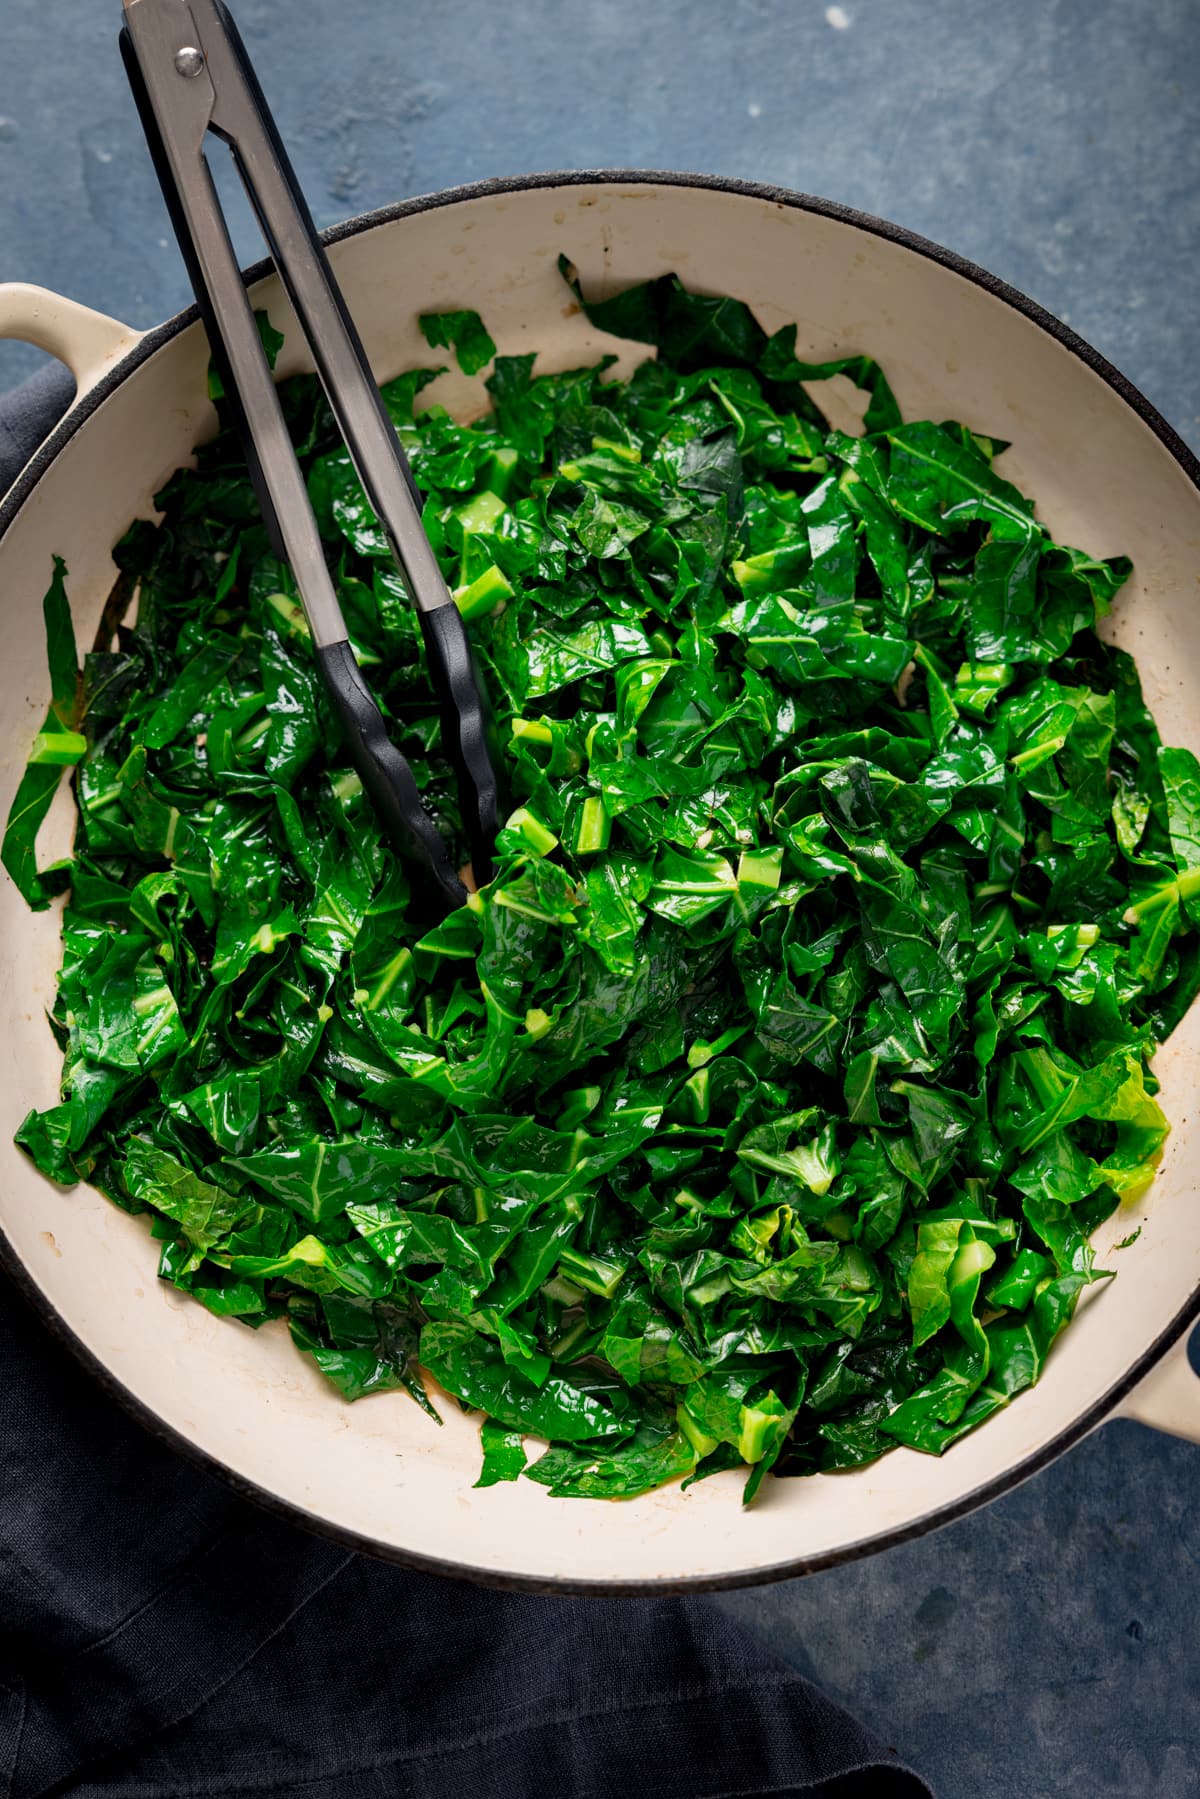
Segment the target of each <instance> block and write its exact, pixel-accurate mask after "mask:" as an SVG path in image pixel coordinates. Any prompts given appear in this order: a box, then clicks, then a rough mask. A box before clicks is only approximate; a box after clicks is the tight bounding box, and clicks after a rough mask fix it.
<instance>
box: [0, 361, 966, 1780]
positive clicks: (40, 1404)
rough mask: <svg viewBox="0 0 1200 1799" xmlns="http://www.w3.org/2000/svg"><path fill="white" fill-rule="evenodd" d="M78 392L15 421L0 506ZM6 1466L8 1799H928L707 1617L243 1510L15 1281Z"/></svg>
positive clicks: (704, 1611) (820, 1702)
mask: <svg viewBox="0 0 1200 1799" xmlns="http://www.w3.org/2000/svg"><path fill="white" fill-rule="evenodd" d="M70 396H71V384H70V379H69V377H67V376H66V375H65V374H64V372H63V371H62V370H61V369H59V368H58V367H57V365H56V366H55V367H54V368H52V369H46V370H44V371H42V372H41V373H40V374H38V375H36V376H34V377H33V378H32V379H31V380H30V381H27V382H26V383H25V384H24V386H23V387H20V388H18V389H16V391H15V392H13V393H11V394H9V395H8V396H7V398H5V399H3V400H0V493H3V491H4V489H5V488H6V487H7V486H8V485H9V484H10V483H11V482H12V480H13V479H14V478H15V477H16V475H17V473H18V472H19V471H20V468H21V467H22V465H23V464H24V463H25V461H26V460H27V459H28V458H29V457H30V456H31V455H32V454H33V452H34V450H35V449H36V447H37V446H38V444H39V443H40V442H41V441H42V439H43V437H44V436H45V435H46V433H47V432H48V431H49V430H50V428H51V427H52V425H53V424H54V422H55V421H56V419H57V418H58V416H59V415H60V414H61V412H62V411H63V409H64V408H65V406H66V405H67V403H68V402H69V399H70ZM39 597H40V596H37V595H27V594H8V595H6V596H5V603H6V604H8V605H10V606H11V605H18V604H20V605H24V604H30V605H32V604H34V603H36V601H37V599H38V598H39ZM229 1328H230V1329H231V1330H236V1329H237V1328H238V1327H237V1325H236V1324H230V1326H229ZM367 1403H370V1402H369V1401H368V1402H367ZM0 1451H2V1453H0V1799H50V1795H55V1796H56V1799H58V1796H62V1799H67V1796H69V1799H189V1796H192V1795H195V1796H197V1799H199V1796H200V1795H206V1796H210V1799H215V1796H217V1795H222V1796H224V1795H230V1796H232V1795H235V1794H239V1795H247V1796H251V1795H271V1796H272V1799H391V1796H393V1795H395V1796H397V1799H399V1796H400V1795H403V1796H404V1799H463V1796H465V1795H470V1796H471V1799H535V1795H536V1796H539V1799H540V1796H541V1795H545V1794H554V1795H555V1799H618V1796H619V1799H639V1796H641V1795H652V1796H653V1799H739V1796H740V1795H751V1794H774V1795H777V1796H780V1795H783V1796H786V1795H789V1794H796V1795H798V1794H807V1795H811V1796H812V1799H922V1796H924V1799H931V1794H930V1789H929V1787H928V1786H927V1785H926V1783H925V1782H924V1781H923V1780H921V1779H920V1778H919V1777H918V1776H917V1775H916V1774H914V1773H912V1772H911V1771H910V1770H909V1769H907V1768H905V1767H903V1766H902V1765H901V1764H900V1763H899V1762H898V1760H897V1759H896V1757H895V1756H894V1755H893V1754H892V1753H891V1752H890V1751H888V1750H886V1749H884V1748H883V1747H882V1746H881V1745H880V1744H879V1743H878V1742H876V1741H875V1739H874V1738H873V1737H872V1736H871V1735H870V1734H869V1733H868V1732H867V1731H866V1730H865V1729H864V1728H863V1727H862V1726H861V1725H860V1724H859V1723H858V1722H857V1721H856V1720H855V1719H854V1718H852V1717H851V1716H850V1715H849V1714H848V1713H847V1712H845V1711H843V1710H842V1708H841V1707H840V1706H837V1705H835V1704H834V1703H833V1702H832V1701H831V1700H829V1699H827V1698H826V1697H825V1696H824V1695H823V1694H822V1693H820V1692H818V1691H817V1689H816V1688H815V1687H813V1686H812V1685H810V1684H809V1683H808V1682H807V1681H805V1680H803V1679H801V1677H800V1676H799V1675H797V1674H795V1673H793V1672H792V1671H791V1670H790V1669H789V1668H788V1667H787V1666H786V1665H785V1664H784V1663H782V1662H780V1661H778V1660H777V1659H776V1658H775V1657H773V1656H772V1655H770V1654H769V1653H768V1652H767V1651H766V1650H765V1649H764V1648H763V1647H762V1646H761V1645H760V1644H758V1643H756V1642H755V1641H754V1640H753V1639H752V1638H751V1637H749V1636H747V1635H745V1634H744V1633H743V1632H741V1631H740V1630H739V1629H738V1628H737V1627H736V1626H735V1625H734V1624H733V1623H731V1622H730V1621H729V1620H728V1619H727V1618H726V1617H725V1616H724V1615H723V1614H722V1613H721V1612H720V1611H719V1610H718V1609H717V1608H716V1607H715V1606H713V1605H712V1604H711V1603H708V1602H706V1601H705V1600H703V1599H677V1598H667V1599H615V1600H614V1599H563V1598H556V1597H538V1596H529V1595H524V1594H512V1593H503V1592H497V1591H493V1590H491V1589H488V1588H483V1587H476V1586H469V1585H466V1584H463V1583H459V1582H455V1581H450V1580H443V1579H440V1578H438V1577H436V1576H433V1575H427V1574H417V1573H412V1572H409V1571H407V1570H405V1569H401V1568H396V1567H392V1566H390V1565H387V1564H385V1563H382V1562H376V1561H374V1560H372V1559H370V1558H369V1557H366V1556H362V1555H357V1554H354V1553H351V1552H349V1551H347V1550H346V1549H344V1548H342V1547H341V1546H340V1545H339V1544H337V1543H334V1542H330V1541H327V1540H326V1539H325V1538H322V1537H319V1536H313V1535H310V1534H308V1533H307V1532H306V1531H304V1530H302V1529H300V1528H299V1527H298V1526H296V1525H292V1524H289V1523H286V1522H282V1521H281V1520H280V1519H278V1518H276V1517H273V1516H271V1515H269V1514H268V1513H267V1512H265V1511H261V1510H259V1509H258V1508H257V1507H256V1506H254V1505H251V1504H249V1503H247V1502H246V1501H245V1500H242V1499H240V1498H238V1497H236V1496H235V1494H234V1493H233V1492H232V1491H231V1490H230V1489H229V1488H228V1487H226V1486H225V1484H224V1483H223V1482H222V1481H221V1480H220V1479H219V1478H217V1477H216V1476H215V1475H213V1474H210V1473H208V1472H206V1471H205V1470H204V1469H203V1468H201V1467H199V1466H197V1465H195V1464H193V1463H192V1462H190V1461H187V1460H185V1459H183V1458H182V1457H180V1456H178V1455H177V1454H175V1453H174V1451H173V1450H171V1449H170V1448H168V1447H167V1446H166V1445H164V1444H163V1443H161V1442H160V1441H158V1440H157V1438H155V1437H153V1436H152V1435H150V1434H149V1433H148V1432H147V1431H146V1430H144V1429H143V1428H142V1427H141V1425H139V1424H138V1423H137V1422H135V1421H134V1420H133V1419H132V1418H131V1417H130V1416H129V1415H128V1414H127V1413H126V1412H125V1411H124V1410H123V1409H122V1407H121V1406H120V1405H118V1404H117V1403H116V1402H115V1401H114V1400H112V1399H111V1398H110V1397H108V1395H107V1394H106V1393H104V1392H103V1391H102V1390H101V1389H100V1387H99V1386H98V1385H97V1384H96V1383H95V1382H94V1381H93V1380H91V1379H90V1378H89V1376H88V1374H87V1373H86V1372H85V1371H84V1370H83V1368H81V1367H80V1366H79V1365H78V1363H77V1362H76V1361H75V1360H74V1358H73V1357H72V1356H71V1355H70V1354H69V1353H68V1351H67V1350H65V1349H64V1348H63V1347H62V1346H61V1344H60V1343H59V1341H58V1340H57V1338H56V1337H55V1336H54V1335H53V1334H52V1333H51V1331H50V1330H49V1329H48V1328H47V1326H46V1324H45V1323H44V1322H43V1320H42V1319H41V1318H39V1317H38V1316H37V1315H36V1314H35V1312H34V1310H33V1309H32V1307H31V1306H30V1304H29V1303H28V1301H27V1299H26V1298H25V1297H24V1295H23V1293H22V1292H21V1291H20V1290H19V1288H18V1286H17V1284H16V1283H15V1282H14V1280H12V1279H11V1278H10V1277H9V1275H8V1274H0ZM893 1648H894V1645H880V1653H881V1654H888V1653H891V1651H892V1649H893Z"/></svg>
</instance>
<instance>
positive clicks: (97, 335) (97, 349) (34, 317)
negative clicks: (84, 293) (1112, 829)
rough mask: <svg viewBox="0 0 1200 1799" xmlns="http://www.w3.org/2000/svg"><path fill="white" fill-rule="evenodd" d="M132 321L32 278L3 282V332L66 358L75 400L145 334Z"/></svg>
mask: <svg viewBox="0 0 1200 1799" xmlns="http://www.w3.org/2000/svg"><path fill="white" fill-rule="evenodd" d="M141 335H142V333H141V332H140V331H135V330H134V329H133V327H132V326H131V325H123V324H121V322H120V320H119V319H110V318H109V317H108V315H107V313H103V312H93V310H92V308H91V307H90V306H81V305H80V304H79V302H78V300H68V299H67V298H66V296H65V294H56V293H53V292H51V290H50V289H49V288H46V287H34V286H32V285H31V284H30V283H29V282H28V281H8V282H3V283H0V337H15V338H19V339H20V340H21V342H22V343H27V344H36V346H37V348H38V349H39V350H45V351H46V352H47V353H48V354H49V355H51V356H57V357H58V360H59V361H60V362H65V363H66V365H67V367H68V368H69V369H70V371H71V373H72V374H73V375H74V377H75V404H76V405H78V403H79V401H80V400H81V399H82V398H83V396H84V394H86V393H87V392H88V390H89V388H92V387H95V385H96V383H97V381H99V380H100V378H101V376H102V375H105V374H107V372H108V370H109V369H110V368H111V367H112V365H113V363H114V362H117V361H119V360H120V358H121V357H122V356H124V355H125V354H126V353H127V352H128V351H129V350H131V349H132V348H133V346H134V344H136V343H137V341H138V338H139V337H141Z"/></svg>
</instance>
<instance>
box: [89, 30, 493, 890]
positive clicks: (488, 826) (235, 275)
mask: <svg viewBox="0 0 1200 1799" xmlns="http://www.w3.org/2000/svg"><path fill="white" fill-rule="evenodd" d="M124 8H125V27H124V29H123V30H122V32H121V54H122V56H123V58H124V61H125V70H126V73H127V75H128V77H129V81H130V85H131V87H132V88H133V93H134V98H135V99H136V101H137V107H138V111H139V113H140V115H141V120H142V126H143V128H144V130H145V133H146V138H147V141H148V143H149V146H150V153H151V155H152V157H153V159H154V166H155V170H156V172H157V174H158V179H159V182H160V184H161V186H162V190H163V196H164V198H165V200H166V203H167V208H168V210H169V212H170V215H171V222H172V224H173V225H174V227H175V234H176V236H177V237H178V239H179V246H180V249H181V250H182V252H183V256H184V261H185V262H186V264H187V269H188V274H189V276H190V277H191V282H192V286H193V288H194V289H195V293H196V300H197V302H198V305H199V308H200V315H201V317H202V319H203V321H204V325H205V328H206V330H207V332H208V339H209V343H210V345H211V348H212V355H213V360H214V363H215V364H216V368H217V372H218V374H219V375H220V377H221V382H222V385H223V387H224V390H225V394H226V397H227V399H228V401H229V403H230V405H231V408H232V411H233V415H234V417H235V419H236V421H237V423H238V425H239V427H240V429H241V433H242V437H243V439H244V442H245V448H246V457H247V461H248V463H249V468H250V474H251V477H252V479H253V482H254V486H255V489H256V491H257V495H258V500H259V504H260V506H261V508H262V514H263V519H264V522H265V524H266V527H267V531H268V533H269V536H270V539H271V542H272V546H273V548H274V549H275V551H276V553H277V554H278V555H279V556H280V557H281V558H282V559H283V560H285V561H286V562H288V563H289V564H290V566H291V570H292V574H293V576H294V577H295V581H296V585H297V588H298V589H299V593H300V598H301V601H302V604H303V607H304V612H305V616H306V618H307V620H308V626H309V630H310V632H311V635H312V642H313V648H314V653H315V656H316V661H317V666H318V668H319V669H320V671H321V676H322V678H323V681H324V684H325V687H326V689H327V691H328V693H329V696H330V699H331V700H332V702H333V705H334V708H335V710H336V712H337V715H338V719H339V721H340V724H341V727H342V730H343V732H344V734H345V739H346V744H347V746H348V748H349V751H350V754H351V756H352V758H353V761H354V765H355V767H356V769H357V771H358V774H359V776H360V777H361V779H362V783H363V786H364V787H365V788H366V790H367V792H368V793H369V794H370V796H371V799H372V800H373V801H374V804H375V806H376V808H377V810H378V813H379V815H380V818H381V819H382V821H383V823H384V824H385V826H386V828H387V829H388V831H389V834H391V835H392V836H393V837H394V838H395V839H396V840H397V841H398V842H399V843H400V845H401V846H402V847H403V846H405V845H408V846H412V847H415V849H416V850H417V852H418V853H419V855H420V857H421V859H422V860H423V861H424V862H425V863H426V864H427V865H428V867H429V869H430V870H431V871H432V873H433V875H434V877H435V879H436V880H437V882H438V884H439V886H440V887H441V889H442V892H443V893H444V894H445V896H446V898H447V899H448V900H449V901H451V902H452V903H453V904H455V905H461V904H462V902H463V901H464V900H465V898H466V894H467V889H466V886H465V884H464V881H463V879H462V878H461V877H460V875H459V873H458V871H457V870H456V868H455V865H454V858H453V857H452V856H451V854H450V851H449V849H448V847H447V845H446V843H445V842H444V840H443V838H442V836H441V833H440V831H439V830H438V827H437V825H436V824H435V822H434V820H433V818H432V817H431V816H430V814H429V812H428V811H427V810H426V808H425V806H424V804H423V802H422V799H421V795H420V792H419V790H418V788H417V783H416V780H415V778H414V775H413V772H412V769H411V767H410V766H409V764H408V762H407V760H406V759H405V757H404V756H403V755H402V754H401V753H400V751H399V750H398V749H397V748H396V746H395V745H394V744H393V743H392V742H391V740H390V738H389V737H388V734H387V728H386V726H385V723H384V720H383V716H382V714H381V713H380V710H379V707H378V705H377V704H376V701H375V699H374V697H373V695H372V693H371V690H370V688H369V687H368V686H367V683H366V681H365V680H364V678H363V674H362V670H361V669H360V668H359V666H358V663H357V661H356V659H355V656H354V652H353V650H352V649H351V647H350V641H349V634H348V632H347V629H346V621H345V618H344V617H343V615H342V609H341V606H340V604H339V603H338V597H337V592H336V589H335V587H334V584H333V581H332V579H331V577H330V573H329V569H328V567H327V566H326V562H325V554H324V550H323V548H322V544H321V538H320V534H319V533H318V530H317V523H316V519H315V518H314V517H313V511H312V507H311V505H310V504H309V499H308V493H307V490H306V488H305V483H304V477H303V474H302V473H301V470H300V465H299V463H298V462H297V460H296V455H295V451H294V450H293V448H292V443H291V439H290V437H289V435H288V430H287V426H286V424H285V422H284V417H283V412H282V409H281V407H280V404H279V400H278V397H277V395H276V392H275V386H274V383H273V380H272V377H271V371H270V368H269V367H268V364H267V359H266V354H265V351H264V349H263V345H262V341H261V339H260V336H259V332H258V328H257V325H256V324H255V320H254V314H253V311H252V309H251V306H250V301H249V298H248V296H247V293H246V287H245V282H244V280H243V277H242V274H241V271H240V269H239V267H238V262H237V257H236V255H235V253H234V248H233V244H232V242H231V241H230V236H229V231H228V228H227V226H226V223H225V217H224V214H223V213H222V210H221V203H220V200H219V199H218V197H217V191H216V188H215V186H214V184H213V179H212V174H211V172H210V170H209V166H208V162H207V160H206V158H205V155H204V140H205V137H206V135H207V133H208V132H210V131H212V132H214V133H215V134H216V136H217V137H219V138H221V139H222V140H223V141H224V142H225V143H226V144H228V146H229V148H230V150H231V151H232V153H233V160H234V163H235V166H236V167H237V170H238V173H239V175H240V176H241V179H242V182H243V185H244V186H245V188H246V192H247V194H248V196H249V199H250V202H251V204H252V205H253V207H254V210H255V213H256V214H257V216H258V221H259V224H260V225H261V227H262V230H263V235H264V237H265V238H266V240H267V244H268V246H269V249H270V252H271V257H272V260H273V261H274V263H275V267H276V268H277V270H278V271H279V276H280V279H281V281H282V282H283V286H284V288H285V290H286V292H287V296H288V298H289V300H290V301H291V303H292V308H293V310H294V312H295V314H296V318H297V320H298V321H299V324H300V328H301V330H302V331H303V333H304V335H305V337H306V338H307V340H308V345H309V349H310V351H311V354H312V357H313V361H314V363H315V364H316V368H317V372H318V374H319V376H320V378H321V384H322V386H323V387H324V389H325V393H326V396H327V398H328V401H329V405H330V409H331V410H332V412H333V415H334V418H335V419H336V421H337V424H338V428H339V429H340V431H341V433H342V437H343V438H344V440H345V443H346V447H347V449H348V451H349V453H350V456H351V459H352V461H353V463H354V466H355V469H356V470H357V472H358V477H359V480H360V481H361V482H362V485H363V488H364V490H365V492H366V495H367V498H368V499H369V501H370V503H371V506H372V507H373V509H374V511H375V514H376V516H377V518H378V519H379V522H380V524H381V525H382V527H383V529H384V532H385V533H386V535H387V538H388V541H389V543H390V544H391V547H392V550H393V552H394V554H395V557H396V561H397V563H398V564H399V567H400V572H401V575H402V577H403V581H404V586H405V588H406V590H407V592H408V594H409V597H410V598H411V600H412V602H413V604H414V605H415V606H416V608H417V613H418V615H419V617H420V621H421V633H422V637H423V639H424V644H425V655H426V660H427V667H428V671H429V675H430V679H431V681H432V683H433V686H434V689H435V692H436V693H437V696H438V702H439V709H440V713H441V720H442V739H443V746H444V748H445V750H446V752H447V755H448V757H449V760H450V762H451V764H452V766H453V768H454V772H455V775H456V777H457V780H458V788H459V795H460V800H461V805H462V815H463V827H464V831H465V835H466V839H467V843H468V846H469V849H470V856H471V875H472V877H473V882H474V884H476V885H481V884H482V883H483V882H485V881H487V880H488V879H490V876H491V858H492V850H493V846H494V842H495V837H496V831H497V828H498V823H499V820H498V816H497V807H498V791H497V780H496V771H495V768H494V766H493V762H492V757H491V753H490V748H489V741H488V726H489V718H488V713H487V709H486V705H485V701H484V697H483V694H482V692H481V689H480V685H479V681H478V677H477V674H476V671H475V667H474V663H473V660H472V656H471V648H470V644H469V641H468V638H467V632H466V627H465V625H464V622H463V619H462V615H461V614H460V612H459V610H458V607H457V606H456V605H455V603H454V600H453V598H452V596H451V594H450V591H449V589H448V588H447V586H446V583H445V581H444V579H443V578H442V573H441V570H440V568H439V567H438V563H437V558H436V556H435V555H434V552H433V548H432V546H431V544H430V542H429V539H428V538H427V537H426V535H425V530H424V527H423V525H422V523H421V495H420V492H419V490H418V488H417V485H416V482H415V481H414V480H413V475H412V470H411V469H410V467H409V465H408V460H407V458H406V457H405V455H404V452H403V450H402V449H401V446H400V442H399V439H398V438H397V435H396V431H395V428H394V427H393V425H392V422H391V420H390V419H389V417H388V414H387V411H386V409H385V407H384V405H383V401H382V400H381V398H380V395H379V389H378V387H377V386H376V384H375V380H374V377H373V376H372V374H371V369H370V365H369V363H368V362H367V358H366V353H365V351H364V350H363V346H362V343H361V341H360V339H359V336H358V333H357V331H356V330H355V328H354V323H353V320H352V319H351V317H350V313H349V310H348V309H347V306H346V302H345V300H344V299H343V297H342V294H341V292H340V290H339V288H338V286H337V283H336V281H335V280H334V277H333V272H332V270H331V269H330V266H329V261H328V258H327V257H326V255H325V251H324V248H323V246H322V244H321V241H320V239H319V238H318V236H317V233H316V228H315V226H314V225H313V222H312V217H311V215H310V213H309V210H308V207H307V206H306V204H305V201H304V196H303V194H302V193H301V191H300V186H299V183H298V182H297V180H296V176H295V173H294V171H293V169H292V166H291V163H290V162H289V161H288V156H287V152H286V151H285V149H284V147H283V144H282V141H281V140H280V136H279V133H278V131H277V129H276V127H275V122H274V120H273V119H272V117H271V114H270V112H269V110H268V108H267V104H266V101H265V100H264V98H263V94H262V90H261V89H260V87H259V85H258V80H257V78H256V76H255V74H254V70H253V68H252V67H251V64H250V60H249V57H248V56H247V54H246V50H245V47H244V45H243V44H242V40H241V38H240V37H239V35H238V31H237V27H236V25H235V24H234V23H233V20H232V19H231V18H230V16H229V14H228V12H227V11H226V9H225V7H224V6H223V5H222V4H221V0H124Z"/></svg>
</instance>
